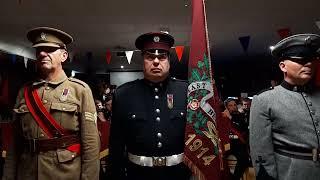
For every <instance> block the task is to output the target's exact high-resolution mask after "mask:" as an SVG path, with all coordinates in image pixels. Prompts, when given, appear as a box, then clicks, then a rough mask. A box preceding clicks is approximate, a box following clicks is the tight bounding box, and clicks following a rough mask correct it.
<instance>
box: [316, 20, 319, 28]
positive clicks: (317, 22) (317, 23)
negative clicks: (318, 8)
mask: <svg viewBox="0 0 320 180" xmlns="http://www.w3.org/2000/svg"><path fill="white" fill-rule="evenodd" d="M316 25H317V27H318V28H319V29H320V21H316Z"/></svg>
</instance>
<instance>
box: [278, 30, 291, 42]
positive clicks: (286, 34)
mask: <svg viewBox="0 0 320 180" xmlns="http://www.w3.org/2000/svg"><path fill="white" fill-rule="evenodd" d="M278 34H279V36H280V38H281V39H284V38H286V37H289V36H290V35H291V31H290V29H289V28H282V29H278Z"/></svg>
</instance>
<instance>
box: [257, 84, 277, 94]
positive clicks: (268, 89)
mask: <svg viewBox="0 0 320 180" xmlns="http://www.w3.org/2000/svg"><path fill="white" fill-rule="evenodd" d="M273 89H274V88H273V87H272V86H271V87H269V88H267V89H263V90H261V91H259V92H258V93H257V94H256V95H259V94H261V93H264V92H266V91H270V90H273Z"/></svg>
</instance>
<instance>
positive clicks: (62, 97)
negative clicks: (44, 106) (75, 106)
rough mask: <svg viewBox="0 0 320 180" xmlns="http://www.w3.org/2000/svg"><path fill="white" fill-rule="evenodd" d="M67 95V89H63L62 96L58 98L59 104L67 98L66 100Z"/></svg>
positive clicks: (68, 91)
mask: <svg viewBox="0 0 320 180" xmlns="http://www.w3.org/2000/svg"><path fill="white" fill-rule="evenodd" d="M69 93H70V90H69V89H63V91H62V94H61V96H60V101H61V102H63V101H66V100H67V98H68V95H69Z"/></svg>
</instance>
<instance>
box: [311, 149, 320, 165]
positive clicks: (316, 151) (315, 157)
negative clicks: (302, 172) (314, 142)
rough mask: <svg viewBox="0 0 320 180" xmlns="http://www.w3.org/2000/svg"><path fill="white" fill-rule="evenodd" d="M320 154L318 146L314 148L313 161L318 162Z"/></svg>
mask: <svg viewBox="0 0 320 180" xmlns="http://www.w3.org/2000/svg"><path fill="white" fill-rule="evenodd" d="M319 157H320V154H319V151H318V149H317V148H313V149H312V161H314V162H316V161H318V160H319Z"/></svg>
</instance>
